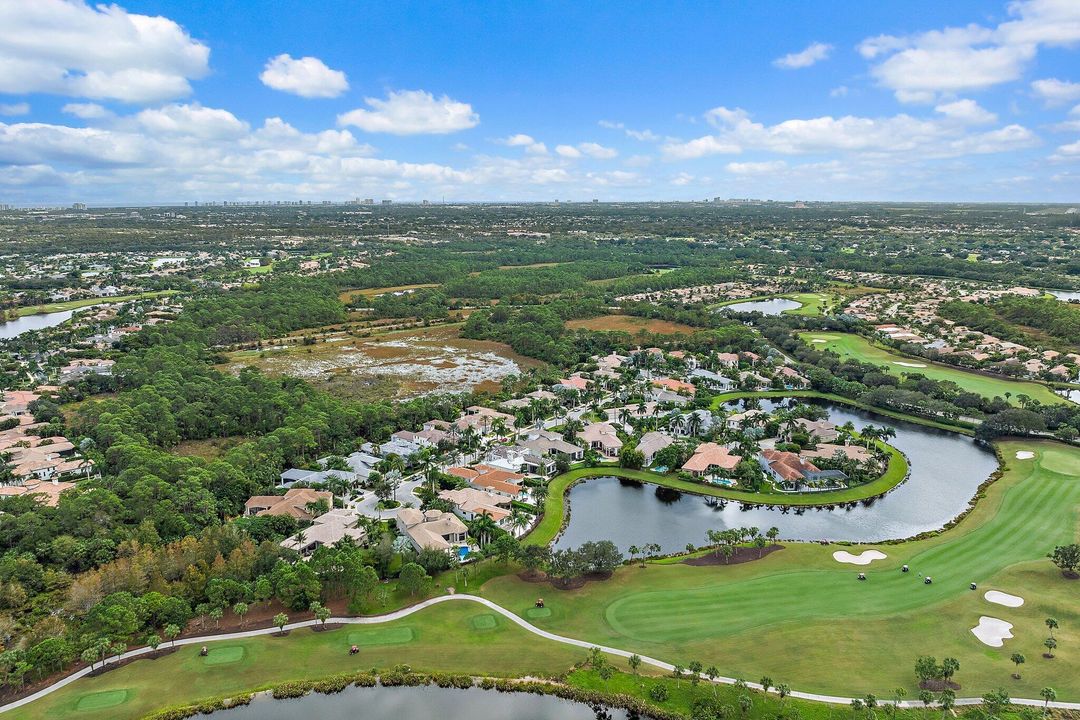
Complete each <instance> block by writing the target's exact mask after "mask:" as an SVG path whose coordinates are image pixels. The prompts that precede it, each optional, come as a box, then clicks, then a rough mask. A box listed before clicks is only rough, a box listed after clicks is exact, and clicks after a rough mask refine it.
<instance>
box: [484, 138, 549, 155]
mask: <svg viewBox="0 0 1080 720" xmlns="http://www.w3.org/2000/svg"><path fill="white" fill-rule="evenodd" d="M496 142H497V143H499V144H500V145H506V146H508V147H523V148H525V152H527V153H529V154H530V155H546V154H547V145H545V144H544V143H542V142H537V141H536V140H534V139H533V137H532V136H531V135H526V134H525V133H518V134H516V135H511V136H510V137H507V138H503V139H501V140H496Z"/></svg>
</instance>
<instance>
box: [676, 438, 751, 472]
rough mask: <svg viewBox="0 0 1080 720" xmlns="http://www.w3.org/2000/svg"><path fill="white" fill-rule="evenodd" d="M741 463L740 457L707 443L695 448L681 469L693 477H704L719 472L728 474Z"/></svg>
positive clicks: (721, 446)
mask: <svg viewBox="0 0 1080 720" xmlns="http://www.w3.org/2000/svg"><path fill="white" fill-rule="evenodd" d="M741 461H742V458H741V457H739V456H738V455H732V454H731V453H730V452H729V451H728V449H727V448H726V447H724V446H723V445H717V444H716V443H711V442H707V443H701V444H700V445H698V446H697V449H695V450H694V454H693V456H692V457H691V458H690V459H689V460H687V461H686V464H685V465H683V466H682V469H683V470H685V471H687V472H688V473H690V474H691V475H693V476H694V477H705V476H706V475H712V474H715V473H717V472H720V471H724V472H730V471H732V470H734V469H735V466H736V465H738V464H739V463H740V462H741Z"/></svg>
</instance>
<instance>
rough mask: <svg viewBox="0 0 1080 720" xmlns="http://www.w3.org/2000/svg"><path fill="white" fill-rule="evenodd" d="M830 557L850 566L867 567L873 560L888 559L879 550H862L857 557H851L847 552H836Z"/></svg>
mask: <svg viewBox="0 0 1080 720" xmlns="http://www.w3.org/2000/svg"><path fill="white" fill-rule="evenodd" d="M832 556H833V560H835V561H836V562H842V563H848V564H850V565H869V564H870V563H872V562H874V561H875V560H884V559H885V558H887V557H889V556H888V555H886V554H885V553H883V552H881V551H880V550H864V551H862V552H861V553H859V554H858V555H852V554H851V553H849V552H848V551H847V550H837V551H836V552H834V553H833V554H832Z"/></svg>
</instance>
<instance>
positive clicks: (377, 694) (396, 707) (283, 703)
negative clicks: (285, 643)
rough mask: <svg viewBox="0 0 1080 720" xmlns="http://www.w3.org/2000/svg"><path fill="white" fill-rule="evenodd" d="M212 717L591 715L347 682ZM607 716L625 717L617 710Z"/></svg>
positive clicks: (340, 719) (552, 703) (504, 696)
mask: <svg viewBox="0 0 1080 720" xmlns="http://www.w3.org/2000/svg"><path fill="white" fill-rule="evenodd" d="M212 717H213V718H214V720H295V718H301V717H308V718H319V720H357V719H358V718H361V719H362V720H410V719H411V718H418V719H422V718H438V720H509V719H510V718H513V720H595V718H597V717H598V715H597V713H595V712H594V711H593V710H592V708H590V707H589V706H588V705H582V704H580V703H574V702H570V701H568V700H561V699H559V698H554V697H548V696H546V695H528V694H525V693H502V692H496V691H494V690H481V689H479V688H473V689H471V690H457V689H443V688H438V687H389V688H384V687H375V688H357V687H350V688H348V689H346V690H344V691H343V692H340V693H338V694H336V695H320V694H318V693H312V694H310V695H307V696H305V697H302V698H295V699H291V700H274V699H273V698H268V697H265V696H260V697H258V698H256V699H255V700H253V701H252V702H251V704H250V705H247V706H245V707H240V708H235V709H232V710H222V711H219V712H216V713H213V715H212ZM603 717H605V718H613V720H625V718H626V713H624V712H623V711H621V710H607V711H605V712H604V713H603Z"/></svg>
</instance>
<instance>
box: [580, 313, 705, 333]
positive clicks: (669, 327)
mask: <svg viewBox="0 0 1080 720" xmlns="http://www.w3.org/2000/svg"><path fill="white" fill-rule="evenodd" d="M566 327H568V328H574V329H577V328H581V329H583V330H601V331H604V332H615V331H618V332H628V333H630V334H631V335H636V334H638V333H639V332H641V331H642V330H644V331H646V332H650V333H655V334H657V335H675V334H679V333H681V334H683V335H690V334H692V333H694V332H696V331H697V328H693V327H690V326H689V325H683V324H682V323H677V322H670V321H668V320H656V319H650V318H639V317H633V316H632V315H601V316H600V317H594V318H588V319H586V320H571V321H569V322H568V323H566Z"/></svg>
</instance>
